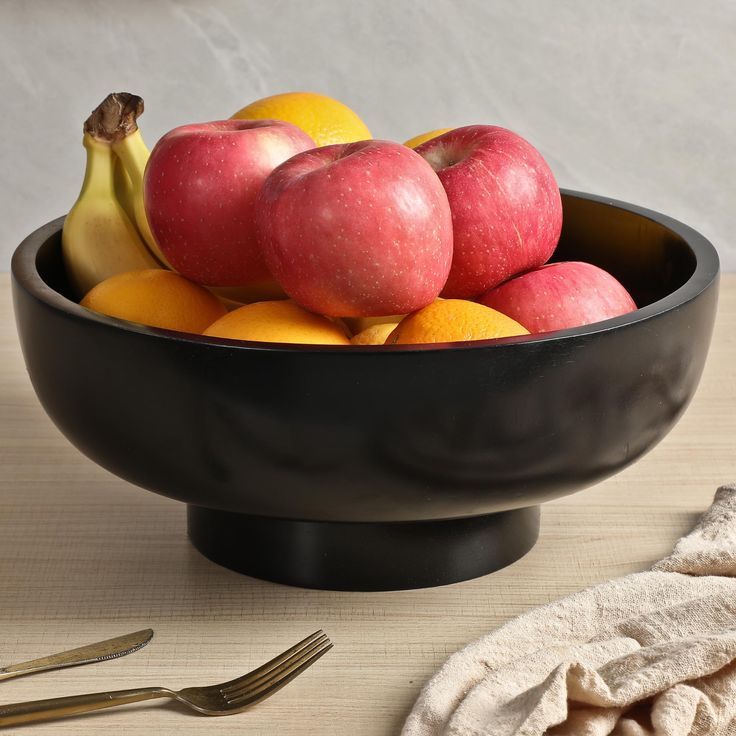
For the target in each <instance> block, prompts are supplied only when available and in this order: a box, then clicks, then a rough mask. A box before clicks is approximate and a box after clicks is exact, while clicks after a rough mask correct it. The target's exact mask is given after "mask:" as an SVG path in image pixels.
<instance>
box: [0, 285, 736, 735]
mask: <svg viewBox="0 0 736 736" xmlns="http://www.w3.org/2000/svg"><path fill="white" fill-rule="evenodd" d="M0 361H1V362H0V365H2V368H1V369H0V665H1V664H10V663H12V662H16V661H20V660H24V659H30V658H32V657H38V656H42V655H44V654H49V653H51V652H55V651H59V650H62V649H66V648H71V647H74V646H79V645H81V644H85V643H88V642H92V641H96V640H99V639H103V638H106V637H110V636H114V635H117V634H122V633H126V632H130V631H134V630H136V629H142V628H146V627H149V626H150V627H152V628H154V629H155V631H156V635H155V637H154V640H153V641H152V642H151V643H150V644H149V645H148V646H147V647H146V648H145V649H143V650H141V651H140V652H138V653H136V654H133V655H131V656H128V657H124V658H122V659H119V660H115V661H111V662H107V663H102V664H96V665H92V666H86V667H79V668H76V669H71V670H66V671H62V672H56V673H46V674H40V675H35V676H31V677H27V678H25V679H18V680H11V681H9V682H5V683H0V690H1V691H2V695H0V702H16V701H21V700H26V699H35V698H44V697H54V696H58V695H66V694H74V693H83V692H91V691H96V690H109V689H116V688H127V687H137V686H143V685H167V686H171V687H174V688H178V687H184V686H187V685H197V684H209V683H214V682H220V681H223V680H225V679H229V678H231V677H234V676H236V675H238V674H240V673H242V672H245V671H247V670H248V669H251V668H253V667H255V666H256V665H258V664H260V663H262V662H264V661H266V660H267V659H270V658H271V657H272V656H274V655H275V654H277V653H278V652H280V651H281V650H283V649H285V648H286V647H287V646H289V645H291V644H292V643H294V642H296V641H298V640H299V639H301V638H303V637H304V636H306V635H307V634H309V633H311V632H312V631H314V630H315V629H318V628H320V627H322V628H324V629H325V630H326V632H327V633H328V634H329V635H330V637H331V638H332V639H333V641H334V642H335V648H334V649H333V650H332V651H331V652H330V653H329V654H328V655H327V656H326V657H324V658H323V659H322V660H321V661H320V662H319V663H318V664H317V665H315V666H314V667H312V668H311V669H310V670H308V671H307V672H306V673H305V674H303V675H302V676H301V677H299V678H298V679H297V680H295V681H294V682H293V683H292V684H290V685H289V686H288V687H287V688H285V689H284V690H282V691H281V692H280V693H278V694H277V695H275V696H274V697H273V698H271V699H270V700H268V701H266V702H264V703H262V704H261V705H259V706H257V707H256V708H255V709H253V710H251V711H249V712H247V713H244V714H241V715H236V716H232V717H229V718H218V719H211V718H206V717H204V716H197V715H193V714H192V713H190V712H188V711H185V710H183V709H182V708H180V707H179V706H177V705H175V704H171V705H170V704H167V703H166V702H165V701H149V702H148V703H142V704H138V705H134V706H128V707H127V708H122V709H117V710H114V711H107V712H104V711H103V712H101V713H97V714H90V715H86V716H80V717H76V718H72V719H67V720H65V721H56V722H54V723H48V724H39V725H36V726H31V727H26V728H22V729H21V728H10V729H8V730H7V731H6V732H7V733H16V732H17V733H20V732H21V731H22V732H23V733H26V732H28V733H31V732H33V733H38V734H55V735H58V734H66V733H69V734H79V735H80V736H83V735H85V734H98V733H100V732H103V731H104V732H106V733H114V734H122V733H125V734H126V735H129V736H137V735H140V736H143V735H144V734H145V735H146V736H153V735H155V734H173V733H177V734H178V735H179V736H185V735H187V734H204V733H218V734H235V733H248V734H263V735H264V736H265V735H266V734H268V735H271V734H279V736H290V735H291V734H320V736H327V735H328V734H335V735H338V734H339V735H340V736H343V735H344V734H355V736H372V735H375V736H386V735H390V734H397V733H398V731H399V730H400V727H401V724H402V722H403V720H404V718H405V716H406V714H407V712H408V710H409V708H410V707H411V705H412V703H413V701H414V699H415V698H416V696H417V693H418V692H419V689H420V687H421V685H422V683H423V682H424V681H425V680H426V679H427V678H428V677H429V676H430V675H431V674H432V673H433V672H434V671H435V670H436V669H437V667H438V666H439V665H440V664H441V663H442V662H443V661H444V660H445V659H446V657H447V656H448V655H450V654H451V653H452V652H454V651H455V650H456V649H458V648H459V647H461V646H462V645H463V644H465V643H466V642H468V641H470V640H472V639H474V638H476V637H477V636H479V635H481V634H483V633H485V632H487V631H490V630H491V629H493V628H495V627H497V626H499V625H500V624H502V623H503V622H505V621H507V620H508V619H509V618H511V617H512V616H516V615H517V614H520V613H522V612H523V611H525V610H527V609H528V608H530V607H532V606H537V605H540V604H542V603H546V602H548V601H551V600H554V599H555V598H558V597H560V596H563V595H565V594H568V593H571V592H573V591H575V590H578V589H579V588H581V587H584V586H587V585H591V584H594V583H598V582H601V581H603V580H607V579H609V578H612V577H616V576H620V575H625V574H627V573H630V572H633V571H636V570H643V569H645V568H647V567H648V566H649V565H650V564H651V563H652V562H653V561H654V560H656V559H658V558H659V557H661V556H662V555H664V554H665V553H667V552H668V550H669V549H670V548H671V546H672V543H673V542H674V541H675V540H676V539H677V538H678V537H679V536H681V535H682V534H683V533H684V532H686V531H687V530H688V529H689V527H690V526H691V525H692V524H693V522H694V521H695V519H696V518H697V516H698V514H699V513H700V512H701V511H702V510H703V509H704V508H705V507H706V506H707V505H708V504H709V502H710V500H711V498H712V495H713V493H714V492H715V489H716V487H717V486H718V485H720V484H723V483H727V482H730V481H733V480H736V453H734V444H733V442H734V438H735V437H736V274H734V275H727V276H725V277H724V278H723V280H722V290H721V300H720V308H719V316H718V322H717V326H716V332H715V335H714V339H713V344H712V348H711V352H710V356H709V359H708V364H707V366H706V370H705V374H704V376H703V379H702V382H701V384H700V387H699V389H698V392H697V394H696V396H695V398H694V400H693V402H692V404H691V405H690V407H689V409H688V411H687V413H686V414H685V416H684V417H683V419H681V421H680V422H679V424H678V425H677V426H676V427H675V428H674V429H673V431H672V432H671V433H670V434H669V436H668V437H667V438H666V439H665V440H664V441H663V442H662V443H661V444H660V445H659V446H657V447H656V448H655V449H654V450H653V451H652V452H651V453H650V454H649V455H647V456H646V457H644V458H643V459H642V460H640V461H639V462H637V463H636V464H634V465H633V466H632V467H630V468H628V469H627V470H625V471H624V472H622V473H620V474H619V475H617V476H616V477H614V478H612V479H610V480H608V481H606V482H604V483H601V484H600V485H598V486H596V487H594V488H591V489H588V490H587V491H584V492H582V493H578V494H576V495H574V496H571V497H568V498H565V499H562V500H560V501H557V502H555V503H550V504H548V505H546V506H545V507H544V509H543V513H542V530H541V537H540V540H539V543H538V544H537V545H536V547H535V548H534V549H533V550H532V551H531V552H530V553H529V554H528V555H527V556H526V557H524V558H523V559H522V560H520V561H518V562H516V563H515V564H514V565H512V566H511V567H509V568H507V569H505V570H502V571H500V572H498V573H495V574H493V575H489V576H486V577H483V578H480V579H478V580H473V581H470V582H466V583H460V584H456V585H450V586H446V587H442V588H435V589H429V590H417V591H408V592H391V593H336V592H328V591H308V590H299V589H294V588H289V587H284V586H279V585H274V584H271V583H267V582H262V581H259V580H254V579H251V578H247V577H243V576H240V575H237V574H235V573H233V572H230V571H228V570H225V569H223V568H220V567H217V566H216V565H214V564H212V563H210V562H209V561H207V560H206V559H204V558H203V557H202V556H201V555H200V554H199V553H197V552H196V551H195V550H194V549H193V548H192V547H191V546H190V545H189V543H188V542H187V539H186V534H185V507H184V506H183V505H182V504H180V503H177V502H175V501H170V500H167V499H164V498H160V497H158V496H155V495H154V494H151V493H147V492H146V491H143V490H141V489H139V488H136V487H134V486H131V485H129V484H128V483H126V482H124V481H122V480H119V479H117V478H115V477H113V476H112V475H110V474H109V473H107V472H106V471H104V470H102V469H101V468H99V467H97V466H96V465H94V464H93V463H92V462H91V461H89V460H87V459H86V458H85V457H83V456H82V455H80V453H79V452H78V451H77V450H75V449H74V448H73V447H72V446H71V445H70V444H69V443H68V442H67V441H66V440H65V439H64V437H63V436H62V435H61V434H60V433H59V431H58V430H57V429H56V428H55V427H54V426H53V425H52V424H51V422H50V421H49V419H48V418H47V417H46V415H45V414H44V412H43V410H42V409H41V407H40V405H39V403H38V401H37V400H36V397H35V395H34V393H33V389H32V388H31V385H30V382H29V380H28V377H27V374H26V372H25V368H24V365H23V361H22V357H21V354H20V349H19V346H18V340H17V337H16V333H15V325H14V322H13V315H12V307H11V303H10V285H9V278H8V276H7V275H6V274H2V275H0Z"/></svg>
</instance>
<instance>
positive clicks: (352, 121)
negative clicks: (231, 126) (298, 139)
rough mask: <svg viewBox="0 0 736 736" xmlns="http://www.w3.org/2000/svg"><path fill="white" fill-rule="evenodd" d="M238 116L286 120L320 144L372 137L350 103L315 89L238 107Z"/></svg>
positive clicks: (236, 115)
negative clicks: (321, 93)
mask: <svg viewBox="0 0 736 736" xmlns="http://www.w3.org/2000/svg"><path fill="white" fill-rule="evenodd" d="M232 117H233V118H236V119H239V120H269V119H273V120H285V121H286V122H287V123H293V124H294V125H296V126H298V127H299V128H301V129H302V130H303V131H304V132H305V133H307V135H309V136H311V138H312V140H313V141H314V142H315V144H316V145H317V146H328V145H330V144H331V143H352V142H354V141H364V140H367V139H368V138H372V136H371V132H370V130H368V128H367V127H366V124H365V123H364V122H363V121H362V120H361V119H360V118H359V117H358V116H357V115H356V113H354V112H353V111H352V110H351V109H350V108H349V107H348V106H347V105H344V104H343V103H342V102H339V101H338V100H335V99H333V98H332V97H327V96H326V95H320V94H317V93H315V92H285V93H283V94H280V95H272V96H271V97H264V98H263V99H262V100H257V101H256V102H252V103H251V104H250V105H246V106H245V107H244V108H242V109H241V110H238V112H236V113H235V114H234V115H233V116H232Z"/></svg>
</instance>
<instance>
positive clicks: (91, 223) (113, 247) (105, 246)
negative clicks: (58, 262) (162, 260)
mask: <svg viewBox="0 0 736 736" xmlns="http://www.w3.org/2000/svg"><path fill="white" fill-rule="evenodd" d="M83 144H84V147H85V149H86V150H87V167H86V170H85V174H84V183H83V184H82V190H81V192H80V193H79V197H78V198H77V201H76V202H75V203H74V206H73V207H72V209H71V210H70V212H69V214H68V215H67V216H66V220H65V221H64V229H63V231H62V237H61V243H62V254H63V258H64V264H65V266H66V270H67V274H68V276H69V280H70V282H71V284H72V286H73V288H74V289H75V290H76V291H77V293H78V295H79V296H80V297H81V296H83V295H84V294H86V293H87V292H88V291H89V290H90V289H91V288H92V287H93V286H95V285H96V284H98V283H100V281H104V280H105V279H106V278H108V277H110V276H113V275H115V274H117V273H122V272H124V271H133V270H137V269H142V268H160V266H159V264H158V263H157V262H156V259H155V258H154V257H153V256H152V255H151V253H150V252H149V251H148V249H147V248H146V245H145V243H143V241H142V240H141V238H140V236H139V235H138V232H137V230H136V229H135V226H134V225H133V223H132V222H131V221H130V219H129V218H128V216H127V215H126V214H125V210H124V209H123V207H122V206H121V205H120V203H119V202H118V200H117V198H116V197H115V188H114V177H113V169H114V161H115V158H114V154H113V152H112V148H111V147H110V144H109V143H107V142H106V141H103V140H98V139H97V138H95V137H94V136H93V135H92V134H91V133H90V132H85V134H84V139H83Z"/></svg>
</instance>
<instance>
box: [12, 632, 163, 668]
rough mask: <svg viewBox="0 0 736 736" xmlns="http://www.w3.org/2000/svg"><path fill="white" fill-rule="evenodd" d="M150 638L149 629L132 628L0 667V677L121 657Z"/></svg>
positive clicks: (137, 648)
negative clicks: (111, 636) (120, 634)
mask: <svg viewBox="0 0 736 736" xmlns="http://www.w3.org/2000/svg"><path fill="white" fill-rule="evenodd" d="M152 638H153V629H143V630H141V631H135V632H133V633H132V634H125V635H124V636H116V637H115V638H114V639H105V640H104V641H98V642H96V643H95V644H87V645H86V646H83V647H77V648H76V649H69V650H68V651H66V652H58V653H57V654H49V655H48V656H47V657H41V658H40V659H32V660H29V661H28V662H20V663H19V664H11V665H9V666H8V667H2V668H0V680H9V679H10V678H11V677H20V676H21V675H30V674H32V673H34V672H44V671H46V670H56V669H60V668H62V667H76V666H77V665H80V664H91V663H93V662H103V661H104V660H107V659H117V658H118V657H124V656H125V655H126V654H132V653H133V652H137V651H138V650H139V649H141V648H142V647H144V646H146V644H148V642H149V641H151V639H152Z"/></svg>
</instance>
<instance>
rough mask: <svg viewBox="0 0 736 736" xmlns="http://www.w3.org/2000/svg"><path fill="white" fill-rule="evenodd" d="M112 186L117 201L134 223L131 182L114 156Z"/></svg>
mask: <svg viewBox="0 0 736 736" xmlns="http://www.w3.org/2000/svg"><path fill="white" fill-rule="evenodd" d="M112 177H113V178H112V180H113V186H114V187H115V196H116V197H117V200H118V202H120V204H121V205H122V206H123V209H124V210H125V214H126V215H128V219H129V220H130V221H131V222H132V223H133V224H135V212H134V211H133V183H132V182H131V181H130V177H129V176H128V172H127V171H126V170H125V169H124V168H123V164H122V162H121V161H120V159H119V158H118V157H117V156H116V157H115V161H114V162H113V174H112Z"/></svg>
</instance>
